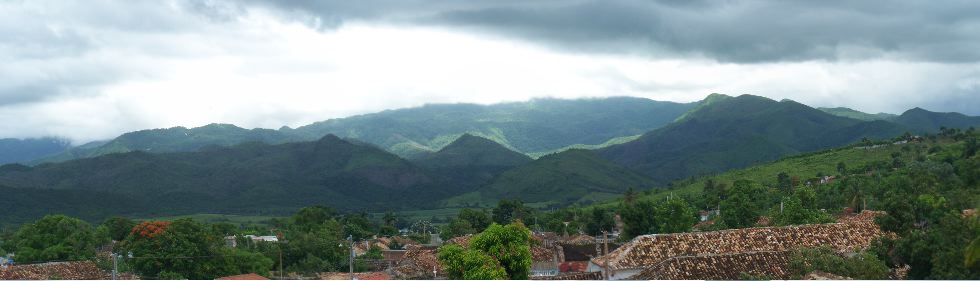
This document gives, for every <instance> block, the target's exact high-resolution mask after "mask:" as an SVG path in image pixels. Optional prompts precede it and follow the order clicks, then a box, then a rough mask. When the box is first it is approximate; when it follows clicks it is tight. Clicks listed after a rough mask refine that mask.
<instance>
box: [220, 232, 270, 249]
mask: <svg viewBox="0 0 980 281" xmlns="http://www.w3.org/2000/svg"><path fill="white" fill-rule="evenodd" d="M236 237H237V236H235V235H232V236H225V245H227V246H228V247H232V248H234V247H238V239H237V238H236ZM244 237H245V239H248V240H249V241H252V242H253V243H258V242H279V237H276V236H275V235H268V236H256V235H251V234H249V235H245V236H244Z"/></svg>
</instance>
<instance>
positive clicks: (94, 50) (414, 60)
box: [0, 0, 980, 141]
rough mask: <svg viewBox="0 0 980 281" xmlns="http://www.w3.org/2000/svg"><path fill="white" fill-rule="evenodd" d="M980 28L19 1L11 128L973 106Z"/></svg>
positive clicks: (812, 15) (940, 21)
mask: <svg viewBox="0 0 980 281" xmlns="http://www.w3.org/2000/svg"><path fill="white" fill-rule="evenodd" d="M976 34H980V2H977V1H943V2H941V3H939V4H937V3H936V2H927V1H911V0H896V1H888V2H880V1H586V0H578V1H509V0H504V1H438V0H408V1H394V0H385V1H268V0H245V1H222V0H211V1H185V0H171V1H135V2H134V1H103V0H93V1H50V2H49V1H6V2H0V60H2V61H3V63H2V64H0V137H39V136H63V137H68V138H71V139H73V140H76V141H88V140H94V139H104V138H110V137H113V136H115V135H118V134H120V133H123V132H126V131H131V130H138V129H145V128H154V127H167V126H176V125H182V126H196V125H203V124H208V123H212V122H228V123H235V124H237V125H241V126H244V127H267V128H277V127H279V126H281V125H302V124H304V123H306V122H312V121H318V120H324V119H328V118H332V117H342V116H347V115H350V114H357V113H367V112H373V111H379V110H383V109H389V108H399V107H406V106H415V105H419V104H422V103H426V102H480V103H490V102H498V101H505V100H506V101H513V100H525V99H529V98H533V97H541V96H554V97H566V98H574V97H583V96H614V95H632V96H642V97H648V98H653V99H661V100H674V101H692V100H696V99H700V98H702V97H704V96H705V95H706V94H708V93H711V92H722V93H727V94H733V95H735V94H742V93H749V94H759V95H764V96H768V97H771V98H775V99H781V98H791V99H794V100H798V101H800V102H803V103H806V104H809V105H812V106H848V107H852V108H855V109H858V110H864V111H870V112H878V111H886V112H891V113H901V112H902V111H904V110H906V109H908V108H911V107H915V106H919V107H923V108H926V109H929V110H934V111H958V112H963V113H967V114H971V115H978V114H980V36H976ZM473 66H478V67H473ZM446 77H448V78H446ZM378 81H383V82H384V83H378Z"/></svg>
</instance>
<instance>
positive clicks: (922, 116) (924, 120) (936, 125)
mask: <svg viewBox="0 0 980 281" xmlns="http://www.w3.org/2000/svg"><path fill="white" fill-rule="evenodd" d="M892 121H893V122H895V123H898V124H901V125H903V126H905V127H907V128H909V129H912V130H915V131H916V132H919V133H936V132H940V131H941V130H940V129H942V128H956V129H966V128H968V127H970V126H980V117H972V116H966V115H963V114H960V113H955V112H949V113H944V112H932V111H928V110H925V109H922V108H918V107H916V108H913V109H909V110H908V111H905V112H904V113H902V115H899V116H898V117H895V118H894V119H893V120H892Z"/></svg>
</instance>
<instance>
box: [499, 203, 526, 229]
mask: <svg viewBox="0 0 980 281" xmlns="http://www.w3.org/2000/svg"><path fill="white" fill-rule="evenodd" d="M532 211H533V210H531V208H528V207H526V206H524V202H521V200H500V201H498V202H497V207H494V208H493V210H491V213H492V214H493V222H495V223H497V224H503V225H506V224H510V223H512V222H518V221H520V222H523V223H526V222H527V219H529V218H531V212H532Z"/></svg>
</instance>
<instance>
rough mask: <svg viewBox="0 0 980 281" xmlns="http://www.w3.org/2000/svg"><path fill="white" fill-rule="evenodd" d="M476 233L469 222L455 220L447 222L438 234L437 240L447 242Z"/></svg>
mask: <svg viewBox="0 0 980 281" xmlns="http://www.w3.org/2000/svg"><path fill="white" fill-rule="evenodd" d="M473 233H476V229H475V228H473V226H472V225H471V224H470V222H469V221H466V220H463V219H460V218H455V219H453V220H452V221H450V222H449V224H447V225H444V226H443V227H442V230H441V231H440V232H439V238H442V240H449V239H452V238H453V237H459V236H463V235H466V234H473Z"/></svg>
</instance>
